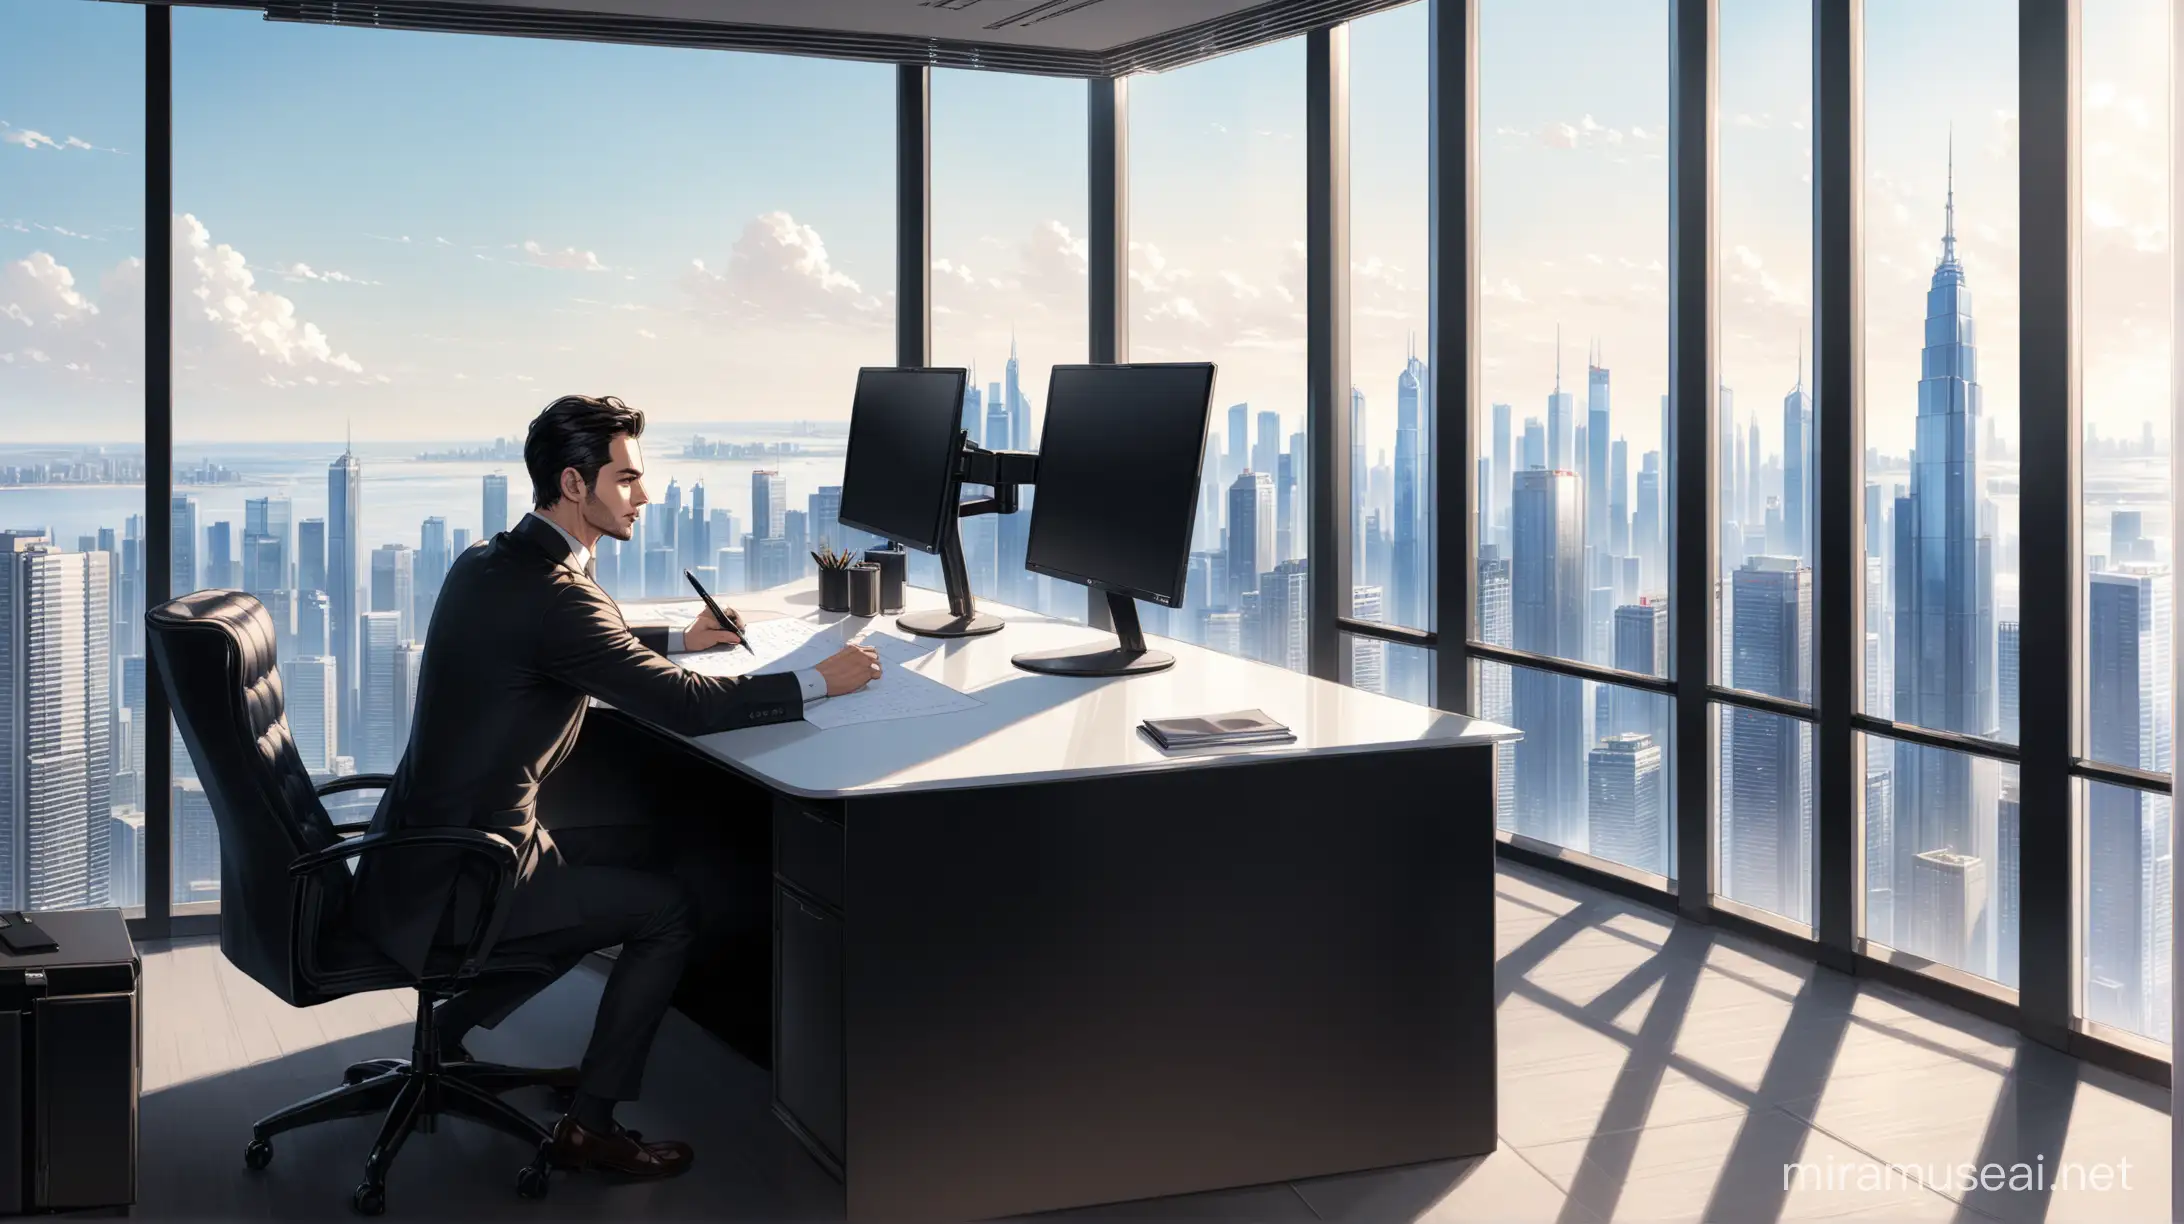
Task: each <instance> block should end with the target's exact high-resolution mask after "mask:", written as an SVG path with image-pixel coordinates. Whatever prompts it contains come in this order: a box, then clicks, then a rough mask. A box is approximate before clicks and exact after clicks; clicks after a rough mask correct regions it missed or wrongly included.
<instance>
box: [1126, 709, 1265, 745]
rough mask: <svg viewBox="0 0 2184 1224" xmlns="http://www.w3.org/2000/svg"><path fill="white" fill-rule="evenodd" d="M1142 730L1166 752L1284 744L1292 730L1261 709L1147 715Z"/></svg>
mask: <svg viewBox="0 0 2184 1224" xmlns="http://www.w3.org/2000/svg"><path fill="white" fill-rule="evenodd" d="M1143 726H1144V728H1145V734H1147V735H1149V736H1151V737H1152V739H1153V742H1154V743H1156V744H1158V745H1160V746H1161V747H1162V748H1165V749H1167V750H1168V751H1170V752H1175V751H1178V750H1181V749H1185V748H1214V747H1227V746H1228V745H1231V744H1286V743H1288V742H1290V741H1291V740H1294V739H1296V738H1297V736H1296V733H1295V732H1293V731H1291V730H1290V729H1289V728H1288V727H1286V726H1283V725H1282V724H1281V723H1278V722H1275V721H1274V720H1273V719H1271V718H1268V717H1267V716H1266V711H1264V710H1236V711H1233V712H1231V713H1228V714H1200V715H1197V716H1195V717H1191V718H1148V719H1146V720H1145V722H1144V724H1143Z"/></svg>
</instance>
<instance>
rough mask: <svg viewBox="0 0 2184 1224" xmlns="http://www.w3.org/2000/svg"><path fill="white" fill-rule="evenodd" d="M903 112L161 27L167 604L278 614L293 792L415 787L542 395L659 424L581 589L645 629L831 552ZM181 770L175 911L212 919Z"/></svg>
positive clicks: (655, 72)
mask: <svg viewBox="0 0 2184 1224" xmlns="http://www.w3.org/2000/svg"><path fill="white" fill-rule="evenodd" d="M390 81H400V82H402V87H401V88H400V89H399V90H395V91H393V92H390V91H389V90H388V89H387V82H390ZM893 87H894V73H893V70H892V69H890V68H888V67H886V66H884V65H874V64H854V63H843V62H838V61H832V60H816V59H788V58H780V57H770V56H756V55H742V54H731V53H720V52H705V51H688V50H664V49H658V48H640V47H625V46H614V45H604V44H592V43H577V42H559V41H548V40H533V39H513V38H479V37H460V36H457V37H451V36H445V35H432V34H416V33H405V32H394V31H382V30H369V29H325V28H320V27H314V26H307V25H289V24H280V23H267V22H264V21H261V20H259V19H258V18H257V17H255V16H254V15H251V14H246V13H230V12H219V11H213V10H201V9H178V10H177V11H176V13H175V15H174V166H175V172H174V200H175V215H174V216H173V217H171V218H167V219H164V220H163V222H162V223H164V224H169V225H171V226H172V227H173V231H174V246H175V257H176V275H175V307H174V314H175V410H174V413H175V426H174V436H175V440H176V441H175V452H174V456H173V462H174V481H175V490H174V492H175V497H174V504H173V506H172V508H171V513H172V515H173V518H174V523H175V542H176V557H177V563H176V570H175V579H174V584H175V587H176V589H177V590H188V589H192V588H196V587H229V588H237V589H242V590H246V591H250V592H251V593H253V594H255V595H257V596H258V597H259V598H260V600H261V601H263V602H264V603H265V604H266V605H267V607H268V608H269V609H270V610H271V611H272V613H273V616H274V619H275V622H276V628H277V632H278V633H279V635H280V638H281V657H282V665H283V670H284V672H285V673H286V676H285V679H286V692H287V698H288V712H289V718H290V722H291V725H292V726H294V727H295V728H296V737H297V742H298V744H299V747H301V748H302V749H303V751H304V752H305V755H306V764H307V765H308V766H309V767H310V768H312V769H313V770H314V771H317V772H326V773H339V772H345V771H348V770H352V769H354V770H358V771H365V772H371V771H381V770H388V769H391V768H393V766H394V765H395V763H396V762H397V761H398V760H399V759H400V757H401V754H402V750H403V746H404V745H405V744H406V742H407V740H408V733H409V726H410V716H411V702H412V698H413V696H414V691H415V685H416V681H417V675H418V670H419V668H420V667H421V666H422V663H423V652H424V648H425V646H426V644H427V642H428V641H429V626H430V623H431V619H432V611H433V607H434V603H435V600H436V598H437V595H438V592H439V589H440V585H441V583H442V582H443V581H444V580H445V577H446V575H447V572H448V569H449V566H450V565H451V564H452V561H453V559H454V558H455V557H456V556H458V555H459V554H460V553H461V552H462V550H463V549H464V548H466V547H469V546H471V545H474V544H476V543H478V542H479V541H481V540H483V539H485V538H486V537H488V536H490V535H491V534H493V533H495V532H497V531H500V530H502V529H504V528H506V527H507V526H509V525H510V524H511V523H512V522H513V521H515V520H516V519H518V518H520V517H521V516H522V515H523V513H524V512H525V510H526V509H528V508H529V506H530V505H531V504H532V494H531V487H530V480H529V478H528V476H527V475H526V473H525V470H524V466H523V460H522V453H521V452H522V445H523V435H524V430H525V427H526V425H527V423H528V422H529V421H530V419H531V417H532V416H533V415H534V414H535V413H537V412H538V411H539V409H541V408H543V407H544V406H545V405H546V404H547V403H549V402H551V401H552V400H553V399H555V398H556V397H558V396H561V395H564V394H568V393H572V392H575V393H584V394H591V395H616V396H619V397H621V398H622V399H623V400H624V401H626V402H627V403H629V404H630V405H631V406H632V407H635V408H638V409H641V410H642V411H643V412H644V413H645V414H646V422H647V424H646V431H645V434H644V438H643V442H642V445H643V450H644V456H645V469H646V477H645V484H646V486H647V489H648V491H649V493H650V495H651V497H652V498H653V502H654V504H653V505H652V506H650V507H649V508H648V509H647V511H646V513H645V517H644V519H643V521H642V522H641V523H640V524H639V526H638V531H637V534H636V535H635V536H634V537H633V538H632V539H630V540H628V541H622V542H618V543H616V544H614V545H613V546H612V547H602V548H601V549H600V552H599V557H598V565H599V570H598V572H599V581H600V582H601V584H602V585H604V586H605V587H606V588H607V589H608V590H609V591H610V592H612V593H614V594H615V595H617V596H619V597H620V598H622V599H623V600H624V601H625V602H627V601H630V600H633V599H639V598H644V597H658V596H674V597H681V596H682V595H683V594H684V586H683V582H682V571H683V570H684V569H690V570H693V571H695V572H696V573H697V574H698V575H699V576H700V577H701V578H702V579H704V580H706V581H708V582H709V583H710V584H711V585H713V586H714V588H715V589H717V590H720V591H722V592H726V593H730V594H731V595H732V593H734V592H738V591H743V590H749V589H753V588H760V587H767V586H772V585H775V584H778V583H782V582H788V581H792V580H798V579H800V578H802V577H804V576H805V575H806V574H807V572H808V571H809V570H810V568H811V562H810V559H809V555H808V554H809V553H810V551H811V550H812V549H814V548H816V547H817V546H818V545H819V544H820V543H821V542H822V541H832V542H837V543H839V542H842V541H841V539H840V532H841V529H840V526H839V523H838V522H837V521H836V516H837V515H838V512H839V507H840V475H841V461H842V451H843V444H844V441H845V438H846V426H847V420H848V415H849V407H850V398H851V391H852V389H853V387H854V385H855V379H856V371H857V369H858V367H859V366H863V365H889V364H892V363H893V355H894V354H893V349H894V332H893V325H894V306H893V294H892V290H891V285H890V283H889V278H890V277H891V275H892V269H893V266H894V265H893V260H894V204H893V201H894V195H893V189H894V169H895V167H894V88H893ZM268 97H274V98H279V99H280V103H279V105H276V106H268V105H267V104H266V101H265V100H266V99H267V98H268ZM760 114H763V115H765V116H766V117H767V121H766V122H765V123H740V122H734V121H732V120H733V117H735V116H751V115H760ZM178 751H179V750H178ZM175 764H176V773H175V776H176V783H175V807H174V812H175V815H174V828H175V830H176V847H175V853H174V872H175V875H174V888H175V892H174V898H175V901H176V903H177V904H178V905H181V904H187V903H189V902H204V901H212V900H216V899H217V896H218V879H219V858H218V852H217V841H216V839H215V838H214V836H213V833H212V827H211V822H210V814H209V809H208V808H207V807H206V805H205V803H204V798H203V793H202V791H201V790H199V789H198V788H197V784H196V782H195V780H194V777H193V770H192V769H191V767H190V764H189V762H188V760H187V754H179V755H178V757H177V760H176V762H175Z"/></svg>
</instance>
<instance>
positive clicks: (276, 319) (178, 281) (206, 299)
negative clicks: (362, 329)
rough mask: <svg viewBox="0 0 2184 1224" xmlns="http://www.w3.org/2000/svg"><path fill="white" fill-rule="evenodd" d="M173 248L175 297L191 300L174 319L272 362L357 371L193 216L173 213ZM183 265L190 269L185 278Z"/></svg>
mask: <svg viewBox="0 0 2184 1224" xmlns="http://www.w3.org/2000/svg"><path fill="white" fill-rule="evenodd" d="M174 249H175V261H176V277H175V287H176V289H177V290H178V291H179V294H178V296H180V297H183V298H185V299H195V301H196V305H195V306H194V307H192V308H190V309H188V310H183V309H177V311H176V312H175V313H176V315H177V321H178V322H179V320H180V318H181V316H183V315H185V314H188V315H193V316H195V317H196V318H199V319H201V320H202V321H203V322H204V324H205V325H206V326H207V328H208V329H209V330H210V331H211V332H212V333H214V335H215V336H217V337H218V340H219V342H220V343H221V344H222V345H223V346H224V347H227V348H230V349H241V350H247V351H248V352H250V353H253V354H255V355H256V356H257V357H258V358H259V359H261V360H263V361H266V362H270V363H271V364H274V365H278V366H283V367H311V366H319V365H324V366H329V367H331V368H334V369H338V370H347V371H349V372H351V373H357V372H361V371H362V369H363V367H362V366H361V365H359V364H358V363H357V362H356V360H355V359H354V358H352V357H350V356H349V355H348V354H347V353H336V352H334V350H333V346H332V345H331V343H329V342H328V340H327V337H326V333H325V332H323V331H321V330H319V326H318V324H316V323H310V322H306V321H304V320H302V319H299V318H297V317H296V304H295V303H294V302H292V301H290V300H288V299H287V298H286V297H283V296H281V295H280V294H278V293H273V292H271V291H269V290H264V289H260V288H258V287H257V278H256V277H255V276H252V275H251V272H250V268H249V266H248V265H247V264H246V263H245V261H244V259H243V256H242V253H241V252H240V251H237V250H236V249H235V248H233V247H231V246H228V245H227V244H226V243H217V244H216V243H214V242H213V240H212V233H211V231H210V230H208V229H206V228H205V225H204V223H203V222H201V221H199V220H198V219H197V218H196V217H195V216H194V215H192V214H189V213H184V214H182V215H181V216H179V217H176V218H175V221H174ZM185 269H187V270H188V272H189V273H190V275H189V276H188V277H187V278H186V279H185V277H184V275H183V273H184V270H185Z"/></svg>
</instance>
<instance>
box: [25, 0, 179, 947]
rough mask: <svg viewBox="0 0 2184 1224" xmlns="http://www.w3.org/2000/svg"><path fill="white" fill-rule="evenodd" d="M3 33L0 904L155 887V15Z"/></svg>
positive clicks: (135, 900) (29, 20) (127, 9)
mask: <svg viewBox="0 0 2184 1224" xmlns="http://www.w3.org/2000/svg"><path fill="white" fill-rule="evenodd" d="M6 29H7V34H6V36H5V37H4V38H0V909H10V910H12V909H32V910H39V909H71V908H76V907H81V906H106V905H117V906H123V907H135V906H141V905H142V904H143V903H144V846H143V836H144V810H145V806H146V801H145V796H144V793H143V779H144V738H143V733H142V727H143V721H142V720H143V713H144V606H145V599H144V554H143V546H144V539H145V535H146V528H145V519H144V513H145V510H144V490H143V484H144V427H143V421H144V387H143V382H142V378H143V368H144V311H143V301H144V232H143V216H144V14H143V12H142V11H141V10H139V9H136V8H134V7H132V6H110V5H103V4H44V5H25V6H17V7H13V8H10V10H9V11H8V15H7V19H6Z"/></svg>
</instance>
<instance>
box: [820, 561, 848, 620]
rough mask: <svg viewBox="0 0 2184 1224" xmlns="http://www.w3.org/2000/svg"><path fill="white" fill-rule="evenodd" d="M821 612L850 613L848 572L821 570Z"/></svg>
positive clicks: (843, 570) (842, 570) (844, 570)
mask: <svg viewBox="0 0 2184 1224" xmlns="http://www.w3.org/2000/svg"><path fill="white" fill-rule="evenodd" d="M819 610H820V611H821V612H847V611H849V571H848V570H846V569H821V570H820V571H819Z"/></svg>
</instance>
